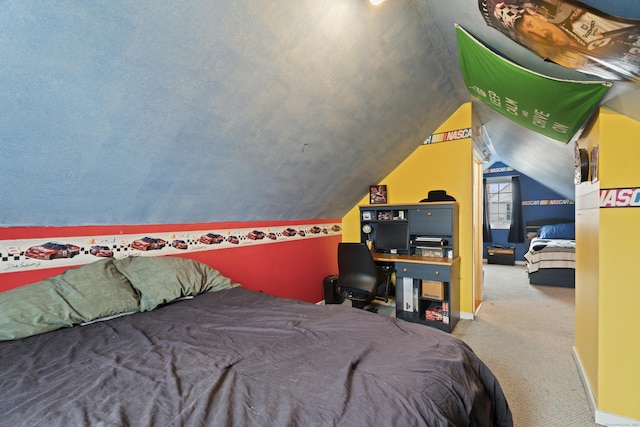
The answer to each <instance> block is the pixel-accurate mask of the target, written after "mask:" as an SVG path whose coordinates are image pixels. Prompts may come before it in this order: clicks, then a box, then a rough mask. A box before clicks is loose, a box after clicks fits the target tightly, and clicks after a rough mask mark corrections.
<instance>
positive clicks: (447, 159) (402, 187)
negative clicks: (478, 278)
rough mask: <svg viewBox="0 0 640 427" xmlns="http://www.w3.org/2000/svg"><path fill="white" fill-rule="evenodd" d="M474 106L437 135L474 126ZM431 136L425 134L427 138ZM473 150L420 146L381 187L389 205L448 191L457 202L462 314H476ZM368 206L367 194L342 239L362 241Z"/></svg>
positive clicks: (468, 144) (467, 144)
mask: <svg viewBox="0 0 640 427" xmlns="http://www.w3.org/2000/svg"><path fill="white" fill-rule="evenodd" d="M471 111H472V105H471V103H466V104H463V105H462V106H461V107H460V108H459V109H458V110H457V111H456V112H455V113H454V114H453V115H451V117H449V119H447V120H446V121H445V122H444V123H443V124H442V125H441V126H440V127H439V128H438V129H437V130H436V131H435V132H434V133H441V132H447V131H452V130H458V129H465V128H470V127H471V120H472V117H471ZM426 136H428V135H425V137H426ZM472 173H473V148H472V141H471V138H466V139H461V140H456V141H449V142H441V143H437V144H429V145H420V146H419V147H418V148H417V149H416V150H415V151H414V152H413V153H412V154H411V155H410V156H409V157H408V158H407V159H406V160H405V161H404V162H402V163H401V164H400V165H399V166H398V167H397V168H396V169H395V170H393V171H392V172H391V173H390V174H389V175H387V177H386V178H384V179H383V180H382V181H381V182H380V183H379V184H385V185H387V188H388V191H389V200H388V202H389V203H393V204H398V203H418V202H419V201H420V200H422V199H424V198H426V197H427V195H428V193H429V191H430V190H446V191H447V194H450V195H452V196H453V197H455V198H456V201H457V202H458V209H459V211H458V212H459V223H458V229H459V231H460V236H459V244H460V247H459V251H458V254H459V255H460V257H461V259H460V311H461V312H464V313H473V289H472V286H473V281H472V255H473V248H472V239H473V232H472V230H473V192H472V189H473V176H472ZM365 204H368V195H364V197H363V198H362V200H361V201H360V203H359V204H358V205H356V206H354V207H353V209H351V211H349V212H348V213H347V214H346V215H345V216H344V217H343V219H342V225H343V233H342V239H343V240H344V241H348V242H357V241H359V240H360V213H359V209H358V206H360V205H365Z"/></svg>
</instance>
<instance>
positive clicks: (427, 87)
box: [0, 0, 640, 226]
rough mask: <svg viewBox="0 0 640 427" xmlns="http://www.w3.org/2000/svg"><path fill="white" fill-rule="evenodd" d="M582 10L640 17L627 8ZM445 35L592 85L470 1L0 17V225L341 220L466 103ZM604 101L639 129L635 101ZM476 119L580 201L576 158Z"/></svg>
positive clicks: (137, 2)
mask: <svg viewBox="0 0 640 427" xmlns="http://www.w3.org/2000/svg"><path fill="white" fill-rule="evenodd" d="M586 3H588V4H590V5H592V6H595V7H597V8H599V9H601V10H604V11H606V12H609V13H612V14H617V15H620V16H625V17H630V18H640V11H638V8H637V6H635V0H626V1H622V0H618V1H605V0H600V1H597V0H590V1H587V2H586ZM454 23H459V24H461V25H462V26H463V27H464V28H465V29H467V30H468V31H470V32H472V33H473V34H474V35H475V36H476V37H478V38H479V39H481V40H482V41H484V42H485V43H487V44H489V45H491V46H493V47H494V48H495V49H496V50H498V51H500V52H502V53H503V54H504V55H505V56H507V57H509V58H511V59H512V60H514V61H516V62H519V63H520V64H522V65H523V66H526V67H528V68H530V69H533V70H534V71H538V72H542V73H545V74H548V75H552V76H555V77H565V78H577V79H583V78H585V76H583V75H578V73H575V72H571V71H569V70H565V69H562V68H561V67H559V66H556V65H553V64H549V63H545V62H544V61H542V60H541V59H540V58H537V57H535V56H534V55H533V54H531V53H529V52H528V51H526V50H525V49H524V48H522V47H520V46H518V45H517V44H515V43H514V42H512V41H511V40H509V39H508V38H506V37H505V36H503V35H502V34H500V33H499V32H497V31H496V30H493V29H490V28H488V27H487V26H486V25H485V24H484V21H483V20H482V17H481V15H480V13H479V11H478V7H477V4H476V2H475V1H472V0H447V1H442V0H402V1H400V0H387V1H386V2H385V3H383V4H382V5H380V6H377V7H375V6H372V5H370V3H369V2H368V1H367V0H327V1H318V0H299V1H295V2H285V1H275V2H263V1H256V0H253V1H232V2H231V1H228V2H211V1H208V0H193V1H190V2H186V3H185V2H175V1H168V0H120V1H112V2H100V3H96V2H77V1H76V2H74V1H64V2H39V3H37V4H36V3H33V2H24V1H21V0H14V1H5V2H3V6H2V8H1V9H0V57H1V58H2V61H0V86H1V87H2V88H3V89H2V91H0V103H1V105H2V106H3V112H2V114H1V115H0V138H1V140H2V154H1V155H0V179H1V180H2V188H3V190H2V198H1V199H0V206H1V208H0V226H19V225H85V224H141V223H189V222H207V221H251V220H278V219H300V218H316V217H341V216H342V215H343V214H344V213H345V212H347V211H348V209H350V208H351V207H352V206H353V205H354V204H355V203H357V202H358V200H359V199H360V198H361V197H362V196H363V195H364V194H365V193H366V190H367V187H368V185H369V184H371V183H376V182H378V181H379V180H381V179H382V178H383V177H384V176H386V175H387V174H388V173H389V172H390V171H391V170H392V169H393V168H394V167H395V166H396V165H398V164H399V163H400V162H401V161H402V160H403V159H404V158H406V157H407V156H408V155H409V154H410V153H411V152H412V151H413V150H415V148H416V147H418V146H419V145H420V144H421V143H422V141H424V139H425V138H426V137H428V136H429V135H430V134H431V133H432V132H433V131H434V130H435V129H436V128H437V127H438V126H439V125H440V124H441V123H442V122H443V121H444V120H446V119H447V118H448V117H449V116H450V115H451V114H452V113H453V112H454V111H455V110H456V109H457V108H458V107H459V106H460V105H462V104H463V103H465V102H469V101H471V100H472V97H471V96H470V94H469V93H468V92H467V90H466V89H465V87H464V82H463V81H462V77H461V74H460V71H459V67H458V59H457V46H456V41H455V29H454ZM604 104H605V105H607V106H609V107H610V108H612V109H613V110H616V111H618V112H620V113H622V114H625V115H627V116H629V117H631V118H634V119H636V120H640V116H639V115H640V96H638V87H637V86H633V85H630V84H625V83H617V84H616V85H615V86H614V88H613V89H612V90H610V91H609V94H608V95H607V96H606V98H605V101H604ZM474 108H475V110H476V113H477V115H478V117H479V118H480V120H481V122H482V123H483V124H484V127H485V130H486V135H488V136H489V139H486V138H485V140H486V141H488V145H489V148H490V150H491V151H492V160H493V161H497V160H501V161H503V162H504V163H507V164H509V165H511V166H513V167H515V168H516V169H519V170H520V171H522V172H523V173H526V174H527V175H530V176H531V177H534V178H537V179H538V180H539V181H541V182H542V183H544V184H546V185H547V186H549V187H550V188H552V189H555V190H556V191H558V192H559V193H560V194H563V195H565V196H567V197H571V198H573V147H571V146H565V145H564V144H562V143H559V142H557V141H553V140H549V139H547V138H545V137H542V136H539V135H537V134H533V133H531V132H528V131H526V130H524V129H522V128H520V127H518V126H517V125H513V124H512V123H511V122H509V121H508V120H507V119H504V118H503V117H502V116H500V115H499V114H497V113H495V112H493V111H490V110H488V109H486V108H484V107H483V106H482V105H480V104H476V103H474ZM428 190H429V188H428V182H425V193H426V192H427V191H428Z"/></svg>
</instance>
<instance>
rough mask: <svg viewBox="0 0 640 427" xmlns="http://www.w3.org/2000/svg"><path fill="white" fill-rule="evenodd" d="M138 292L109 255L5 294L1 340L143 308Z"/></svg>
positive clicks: (0, 294) (0, 309) (2, 295)
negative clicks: (106, 257) (140, 305)
mask: <svg viewBox="0 0 640 427" xmlns="http://www.w3.org/2000/svg"><path fill="white" fill-rule="evenodd" d="M138 307H139V301H138V295H137V294H136V292H135V291H134V289H133V288H132V287H131V285H130V284H129V281H128V280H127V279H126V277H124V276H123V275H122V274H120V273H119V272H118V270H117V269H116V268H115V266H114V265H113V259H111V258H108V259H104V260H100V261H95V262H92V263H91V264H86V265H83V266H81V267H78V268H71V269H68V270H66V271H65V272H64V273H62V274H60V275H58V276H55V277H51V278H49V279H45V280H43V281H41V282H36V283H32V284H30V285H25V286H21V287H18V288H14V289H10V290H8V291H5V292H0V340H10V339H16V338H23V337H28V336H31V335H36V334H40V333H43V332H48V331H52V330H55V329H59V328H63V327H68V326H73V325H77V324H80V323H86V322H90V321H93V320H96V319H100V318H103V317H108V316H113V315H117V314H121V313H127V312H134V311H138V310H139V308H138Z"/></svg>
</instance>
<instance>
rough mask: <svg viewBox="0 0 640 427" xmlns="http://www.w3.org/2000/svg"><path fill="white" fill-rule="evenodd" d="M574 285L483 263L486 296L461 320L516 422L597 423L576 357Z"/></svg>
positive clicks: (463, 334)
mask: <svg viewBox="0 0 640 427" xmlns="http://www.w3.org/2000/svg"><path fill="white" fill-rule="evenodd" d="M574 293H575V290H574V289H566V288H556V287H552V286H532V285H529V283H528V280H527V273H526V272H525V270H524V267H523V266H518V265H516V266H503V265H489V264H485V265H484V301H483V303H482V306H481V308H480V311H479V312H478V315H477V317H476V319H475V320H473V321H470V320H461V321H459V322H458V325H457V326H456V328H455V330H454V332H453V335H455V336H457V337H458V338H461V339H462V340H464V341H465V342H466V343H467V344H469V345H470V346H471V348H472V349H473V350H474V351H475V353H476V354H478V355H479V356H480V358H481V359H482V360H484V362H485V363H486V364H487V366H489V368H490V369H491V370H492V371H493V373H494V374H495V375H496V377H497V378H498V380H499V381H500V384H501V385H502V388H503V390H504V392H505V395H506V396H507V400H508V402H509V406H510V407H511V412H512V413H513V419H514V425H515V426H516V427H529V426H531V427H537V426H559V427H568V426H579V427H584V426H597V424H595V422H594V418H593V413H592V411H591V408H590V405H589V403H588V400H587V395H586V393H585V391H584V388H583V385H582V382H581V379H580V375H579V373H578V369H577V367H576V364H575V361H574V359H573V355H572V351H573V350H572V348H573V344H574V326H575V317H574V313H575V306H574Z"/></svg>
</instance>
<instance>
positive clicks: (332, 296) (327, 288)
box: [324, 274, 344, 304]
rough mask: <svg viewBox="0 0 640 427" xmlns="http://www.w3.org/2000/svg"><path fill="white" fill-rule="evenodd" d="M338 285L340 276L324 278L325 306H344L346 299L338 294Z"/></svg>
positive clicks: (334, 275)
mask: <svg viewBox="0 0 640 427" xmlns="http://www.w3.org/2000/svg"><path fill="white" fill-rule="evenodd" d="M337 284H338V275H337V274H333V275H331V276H327V277H325V278H324V303H325V304H342V303H343V302H344V297H343V296H342V295H340V294H339V293H337V292H336V285H337Z"/></svg>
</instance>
